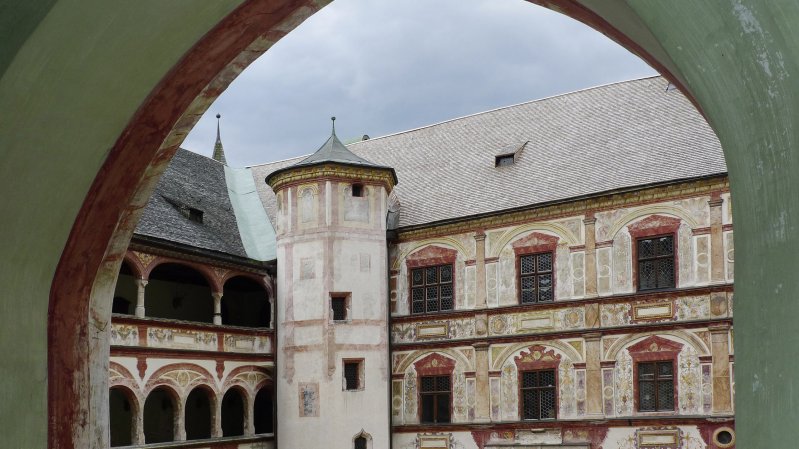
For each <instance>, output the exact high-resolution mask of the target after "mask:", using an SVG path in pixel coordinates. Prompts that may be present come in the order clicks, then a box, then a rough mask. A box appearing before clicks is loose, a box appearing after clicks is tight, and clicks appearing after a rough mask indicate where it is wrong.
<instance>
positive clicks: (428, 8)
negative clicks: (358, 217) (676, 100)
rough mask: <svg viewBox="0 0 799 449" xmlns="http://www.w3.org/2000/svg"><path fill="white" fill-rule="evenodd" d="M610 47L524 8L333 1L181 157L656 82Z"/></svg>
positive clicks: (255, 157)
mask: <svg viewBox="0 0 799 449" xmlns="http://www.w3.org/2000/svg"><path fill="white" fill-rule="evenodd" d="M654 74H656V72H655V71H654V70H653V69H652V68H650V67H649V66H648V65H646V64H645V63H644V62H643V61H641V60H640V59H638V58H637V57H636V56H633V55H632V54H630V53H629V52H628V51H627V50H625V49H623V48H621V47H620V46H618V45H617V44H616V43H614V42H612V41H611V40H609V39H608V38H606V37H605V36H603V35H601V34H599V33H597V32H596V31H594V30H592V29H590V28H588V27H586V26H584V25H582V24H580V23H578V22H576V21H574V20H572V19H569V18H567V17H565V16H562V15H560V14H557V13H554V12H552V11H549V10H547V9H544V8H541V7H538V6H533V5H530V4H529V3H527V2H526V1H524V0H402V1H388V0H378V1H376V0H336V1H334V2H333V3H331V4H330V5H329V6H327V7H325V8H324V9H322V10H321V11H319V12H318V13H317V14H315V15H314V16H313V17H311V18H310V19H308V20H307V21H305V22H304V23H303V24H302V25H301V26H300V27H298V28H297V29H295V30H294V31H293V32H292V33H290V34H289V35H288V36H286V37H285V38H284V39H283V40H281V41H280V42H278V43H277V44H276V45H275V46H274V47H272V48H271V49H270V50H269V51H267V52H266V53H265V54H264V55H263V56H262V57H261V58H259V59H258V60H257V61H255V62H254V63H253V64H252V65H251V66H250V67H249V68H247V70H245V71H244V72H243V73H242V74H241V75H240V76H239V77H238V78H237V79H236V80H235V81H234V82H233V84H231V86H230V87H229V88H228V89H227V91H225V92H224V93H223V94H222V95H221V96H220V97H219V98H218V99H217V100H216V102H215V103H214V104H213V105H212V106H211V107H210V108H209V109H208V111H207V112H206V114H205V115H204V116H203V118H202V119H201V120H200V121H199V123H198V124H197V126H196V127H195V129H194V130H193V131H192V132H191V134H189V136H188V137H187V138H186V140H185V141H184V143H183V147H184V148H187V149H189V150H192V151H195V152H197V153H201V154H205V155H208V156H210V154H211V152H212V150H213V144H214V140H215V133H216V118H215V115H216V114H217V113H220V114H222V141H223V143H224V146H225V154H226V156H227V160H228V163H229V164H230V165H231V166H234V167H242V166H247V165H255V164H260V163H264V162H270V161H276V160H281V159H286V158H289V157H292V156H299V155H303V154H309V153H312V152H314V151H315V150H316V149H317V148H318V147H319V146H320V145H321V144H322V143H323V142H324V141H325V140H326V139H327V137H328V136H329V135H330V117H331V116H333V115H335V116H336V117H337V120H336V131H337V134H338V136H339V137H340V138H341V139H342V140H343V141H345V142H347V141H351V140H355V139H359V138H360V137H361V136H362V135H363V134H368V135H369V136H372V137H377V136H382V135H386V134H391V133H395V132H398V131H403V130H407V129H413V128H417V127H419V126H424V125H428V124H432V123H436V122H440V121H443V120H448V119H451V118H455V117H460V116H464V115H469V114H474V113H477V112H481V111H485V110H489V109H493V108H497V107H501V106H507V105H511V104H516V103H522V102H525V101H529V100H534V99H538V98H543V97H547V96H551V95H557V94H561V93H565V92H570V91H574V90H578V89H583V88H586V87H591V86H597V85H601V84H607V83H612V82H616V81H622V80H628V79H633V78H640V77H643V76H649V75H654Z"/></svg>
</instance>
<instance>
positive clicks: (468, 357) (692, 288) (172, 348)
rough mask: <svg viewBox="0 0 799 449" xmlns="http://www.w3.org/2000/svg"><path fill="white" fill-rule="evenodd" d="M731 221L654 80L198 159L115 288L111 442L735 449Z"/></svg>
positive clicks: (721, 189)
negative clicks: (362, 134)
mask: <svg viewBox="0 0 799 449" xmlns="http://www.w3.org/2000/svg"><path fill="white" fill-rule="evenodd" d="M730 204H731V203H730V194H729V185H728V180H727V176H726V166H725V165H724V158H723V154H722V151H721V148H720V145H719V142H718V140H717V139H716V137H715V135H714V134H713V132H712V130H711V129H710V128H709V127H708V126H707V124H706V123H705V121H704V120H703V119H702V117H701V116H700V115H699V114H698V113H697V112H696V110H695V109H694V108H693V107H692V106H691V104H690V103H689V102H688V101H687V100H686V99H685V98H684V97H683V96H682V95H681V94H680V93H679V91H677V90H674V89H670V88H668V83H667V82H666V81H665V80H664V79H662V78H660V77H653V78H645V79H640V80H634V81H627V82H621V83H616V84H611V85H607V86H601V87H597V88H592V89H586V90H583V91H578V92H573V93H569V94H565V95H560V96H555V97H551V98H547V99H543V100H538V101H533V102H529V103H524V104H519V105H515V106H510V107H506V108H500V109H497V110H493V111H488V112H484V113H480V114H475V115H472V116H468V117H463V118H458V119H454V120H450V121H447V122H443V123H439V124H435V125H430V126H426V127H422V128H419V129H415V130H410V131H406V132H401V133H397V134H393V135H389V136H385V137H379V138H373V139H368V140H363V141H360V142H357V143H354V144H350V145H348V146H345V145H343V144H342V143H341V142H340V141H339V139H338V137H337V136H336V134H335V128H334V130H333V133H332V134H331V136H330V138H329V139H328V140H327V141H326V142H325V143H324V144H323V145H322V146H321V147H320V148H319V150H318V151H316V152H315V153H313V154H312V155H310V156H308V157H301V158H294V159H290V160H286V161H280V162H274V163H267V164H262V165H257V166H253V167H248V168H244V169H233V168H230V167H227V166H226V165H224V151H223V149H222V144H221V139H220V138H219V137H218V138H217V144H216V147H215V151H214V159H208V158H205V157H202V156H198V155H195V154H192V153H189V152H187V151H184V150H181V151H179V152H178V154H177V156H176V157H175V159H174V160H173V162H172V163H171V165H170V167H169V169H168V170H167V172H166V173H165V175H164V177H163V178H162V180H161V182H160V183H159V186H158V188H157V189H156V192H155V194H154V195H153V197H152V198H151V200H150V202H149V204H148V205H147V208H146V210H145V212H144V216H143V218H142V221H141V223H140V224H139V227H138V228H137V231H136V235H135V236H134V239H133V241H132V243H131V246H130V248H129V250H128V255H127V257H126V259H125V263H124V264H123V268H122V271H121V273H120V278H119V282H118V285H117V290H116V294H115V296H116V297H115V298H114V311H115V312H116V313H115V314H114V316H113V321H112V329H111V349H110V366H109V372H110V376H111V377H110V385H111V395H110V397H111V400H110V409H109V413H110V416H111V419H110V422H111V438H112V446H125V445H148V444H151V443H157V442H169V441H171V442H173V443H169V444H166V445H165V447H203V448H205V447H208V448H233V447H235V448H241V449H244V448H252V449H255V448H274V447H280V448H314V447H335V448H355V449H364V448H370V449H382V448H395V449H420V448H428V449H430V448H432V449H477V448H479V449H489V448H491V449H497V448H523V449H532V448H535V449H538V448H571V449H600V448H602V449H727V448H733V447H735V425H734V410H733V395H734V374H733V367H734V350H733V348H734V347H733V330H732V310H733V309H732V301H733V268H734V245H733V224H732V211H731V206H730ZM158 447H162V446H158Z"/></svg>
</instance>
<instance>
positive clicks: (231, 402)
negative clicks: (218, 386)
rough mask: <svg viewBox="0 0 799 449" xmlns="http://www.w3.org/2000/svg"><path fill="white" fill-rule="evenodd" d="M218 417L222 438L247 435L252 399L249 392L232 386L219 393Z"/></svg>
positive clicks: (239, 386)
mask: <svg viewBox="0 0 799 449" xmlns="http://www.w3.org/2000/svg"><path fill="white" fill-rule="evenodd" d="M220 396H221V399H220V407H219V410H220V415H219V419H220V422H221V423H222V436H225V437H227V436H241V435H244V434H246V433H247V427H248V423H251V422H252V417H251V416H250V411H251V410H252V398H251V395H250V392H249V391H248V390H247V389H246V388H244V387H243V386H241V385H238V384H234V385H232V386H231V387H230V388H227V389H226V390H224V393H220Z"/></svg>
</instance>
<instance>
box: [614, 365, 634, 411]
mask: <svg viewBox="0 0 799 449" xmlns="http://www.w3.org/2000/svg"><path fill="white" fill-rule="evenodd" d="M634 402H635V399H634V396H633V358H632V357H631V356H630V354H629V353H628V352H627V351H621V352H620V353H619V357H618V359H617V360H616V414H617V415H618V416H630V415H632V414H633V404H634Z"/></svg>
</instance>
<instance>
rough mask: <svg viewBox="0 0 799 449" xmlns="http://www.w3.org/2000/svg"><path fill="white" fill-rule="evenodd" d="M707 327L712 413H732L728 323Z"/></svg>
mask: <svg viewBox="0 0 799 449" xmlns="http://www.w3.org/2000/svg"><path fill="white" fill-rule="evenodd" d="M709 329H710V342H711V345H710V346H711V348H710V349H711V354H712V355H713V368H712V371H713V414H717V415H728V414H732V386H731V385H730V325H729V324H719V325H715V326H711V327H710V328H709Z"/></svg>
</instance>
